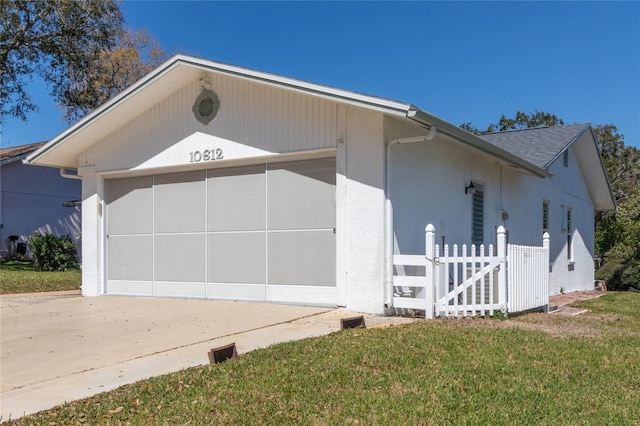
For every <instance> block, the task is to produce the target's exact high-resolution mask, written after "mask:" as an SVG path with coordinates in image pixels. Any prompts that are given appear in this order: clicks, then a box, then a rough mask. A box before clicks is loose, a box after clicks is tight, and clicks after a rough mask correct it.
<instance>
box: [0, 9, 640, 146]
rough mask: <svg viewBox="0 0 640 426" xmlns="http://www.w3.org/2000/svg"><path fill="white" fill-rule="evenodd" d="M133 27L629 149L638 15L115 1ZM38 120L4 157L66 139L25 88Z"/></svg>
mask: <svg viewBox="0 0 640 426" xmlns="http://www.w3.org/2000/svg"><path fill="white" fill-rule="evenodd" d="M122 9H123V11H124V14H125V18H126V20H127V23H128V25H129V26H130V27H133V28H145V29H147V30H148V31H149V32H150V33H151V34H152V35H153V36H155V37H156V38H157V39H158V40H159V41H160V43H161V45H162V46H163V47H164V49H165V50H166V51H167V53H168V54H170V55H171V54H174V53H187V54H192V55H196V56H200V57H203V58H206V59H211V60H215V61H220V62H226V63H230V64H233V65H239V66H243V67H248V68H253V69H256V70H260V71H266V72H271V73H275V74H281V75H285V76H288V77H293V78H298V79H301V80H307V81H312V82H315V83H320V84H325V85H328V86H334V87H339V88H342V89H347V90H352V91H356V92H361V93H366V94H370V95H375V96H381V97H386V98H390V99H395V100H399V101H402V102H407V103H412V104H415V105H417V106H419V107H420V108H422V109H424V110H426V111H429V112H430V113H432V114H435V115H437V116H439V117H441V118H443V119H445V120H447V121H450V122H452V123H454V124H460V123H462V122H472V123H473V124H474V125H475V126H476V127H479V128H484V127H486V126H487V125H488V124H489V123H492V122H497V121H498V120H499V119H500V116H501V114H505V115H507V116H513V115H515V112H516V111H517V110H522V111H525V112H534V111H535V110H538V111H545V112H550V113H554V114H556V115H558V116H559V117H562V118H563V119H564V120H565V122H566V123H567V124H571V123H582V122H590V123H593V124H594V125H595V124H604V123H610V124H615V125H617V126H618V129H619V131H620V133H622V134H624V136H625V143H626V144H627V145H635V146H637V147H639V148H640V2H620V3H616V2H393V3H388V2H348V3H347V2H322V3H316V2H276V3H274V2H258V3H252V2H210V1H196V2H177V1H163V2H158V1H124V2H123V4H122ZM29 87H30V90H31V93H32V95H33V97H34V99H35V100H36V102H37V103H38V105H39V106H40V112H38V113H33V114H31V115H29V121H28V123H26V124H25V123H22V122H20V121H17V120H8V121H7V123H6V124H5V125H4V126H3V128H2V141H0V143H1V145H2V147H6V146H12V145H21V144H26V143H31V142H38V141H44V140H49V139H51V138H53V137H55V136H56V135H57V134H59V133H60V132H62V131H63V130H65V129H66V128H67V127H68V126H67V124H66V123H65V122H64V121H63V120H62V112H61V111H60V110H59V108H58V107H57V106H56V105H55V104H54V103H53V102H52V101H51V99H50V98H49V96H48V90H47V89H46V87H44V86H43V84H42V83H40V82H38V81H37V80H34V82H33V83H31V84H30V86H29Z"/></svg>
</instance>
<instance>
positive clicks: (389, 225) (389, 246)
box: [384, 126, 438, 308]
mask: <svg viewBox="0 0 640 426" xmlns="http://www.w3.org/2000/svg"><path fill="white" fill-rule="evenodd" d="M437 133H438V129H437V128H436V127H435V126H431V128H430V129H429V133H428V134H427V135H424V136H413V137H407V138H396V139H391V140H390V141H388V142H387V149H386V152H385V169H384V172H385V191H384V192H385V194H386V200H385V206H384V207H385V208H384V210H385V220H386V224H385V247H386V250H385V251H386V259H387V263H386V280H385V281H386V284H387V301H386V302H385V304H384V306H385V308H391V307H393V206H392V205H391V147H392V146H393V145H395V144H401V143H416V142H426V141H430V140H431V139H433V138H434V137H435V136H436V134H437Z"/></svg>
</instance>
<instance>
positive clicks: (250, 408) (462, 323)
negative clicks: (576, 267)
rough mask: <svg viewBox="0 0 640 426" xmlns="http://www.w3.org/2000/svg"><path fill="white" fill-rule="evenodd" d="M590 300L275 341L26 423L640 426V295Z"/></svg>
mask: <svg viewBox="0 0 640 426" xmlns="http://www.w3.org/2000/svg"><path fill="white" fill-rule="evenodd" d="M580 306H583V307H585V308H588V309H590V310H591V311H592V313H589V314H584V315H581V316H578V317H560V316H556V315H545V314H530V315H523V316H521V317H517V318H516V319H513V320H508V321H498V320H484V319H458V320H455V319H446V320H434V321H421V322H417V323H413V324H410V325H406V326H397V327H390V328H379V329H366V330H365V329H352V330H346V331H342V332H339V333H334V334H331V335H328V336H324V337H319V338H314V339H307V340H302V341H298V342H290V343H285V344H278V345H274V346H272V347H269V348H267V349H263V350H257V351H254V352H251V353H249V354H246V355H244V356H241V357H240V358H239V359H237V360H232V361H229V362H227V363H224V364H218V365H213V366H206V367H198V368H191V369H188V370H184V371H181V372H179V373H176V374H170V375H165V376H161V377H156V378H153V379H150V380H146V381H143V382H139V383H136V384H133V385H128V386H124V387H122V388H119V389H117V390H115V391H112V392H108V393H104V394H101V395H97V396H95V397H92V398H88V399H85V400H82V401H77V402H73V403H70V404H66V405H64V406H61V407H57V408H54V409H52V410H49V411H46V412H42V413H39V414H37V415H32V416H27V417H25V418H22V419H20V420H18V421H17V422H16V424H21V425H28V424H37V425H41V424H42V425H49V424H56V425H61V424H115V425H120V424H167V425H174V424H175V425H177V424H180V425H182V424H212V425H220V424H243V425H244V424H312V425H314V424H336V425H343V424H361V425H370V424H388V425H400V424H411V425H413V424H438V425H440V424H451V425H488V424H491V425H501V424H509V425H522V424H527V425H528V424H535V425H583V424H584V425H590V424H592V425H634V424H635V425H638V424H640V309H639V308H640V294H638V293H612V294H608V295H606V296H604V297H602V298H600V299H597V300H593V301H589V302H585V303H582V304H581V305H580Z"/></svg>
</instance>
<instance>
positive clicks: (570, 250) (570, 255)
mask: <svg viewBox="0 0 640 426" xmlns="http://www.w3.org/2000/svg"><path fill="white" fill-rule="evenodd" d="M572 243H573V241H572V235H571V209H567V259H569V260H570V261H572V260H573V244H572Z"/></svg>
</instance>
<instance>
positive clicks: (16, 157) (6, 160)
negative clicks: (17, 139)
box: [0, 152, 29, 166]
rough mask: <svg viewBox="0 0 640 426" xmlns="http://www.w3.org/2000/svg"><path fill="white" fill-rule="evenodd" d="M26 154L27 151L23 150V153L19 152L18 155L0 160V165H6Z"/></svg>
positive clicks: (24, 156)
mask: <svg viewBox="0 0 640 426" xmlns="http://www.w3.org/2000/svg"><path fill="white" fill-rule="evenodd" d="M28 155H29V153H28V152H25V153H24V154H20V155H16V156H14V157H10V158H6V159H4V160H2V161H0V166H6V165H7V164H11V163H15V162H16V161H20V160H22V159H23V158H26V157H27V156H28Z"/></svg>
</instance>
